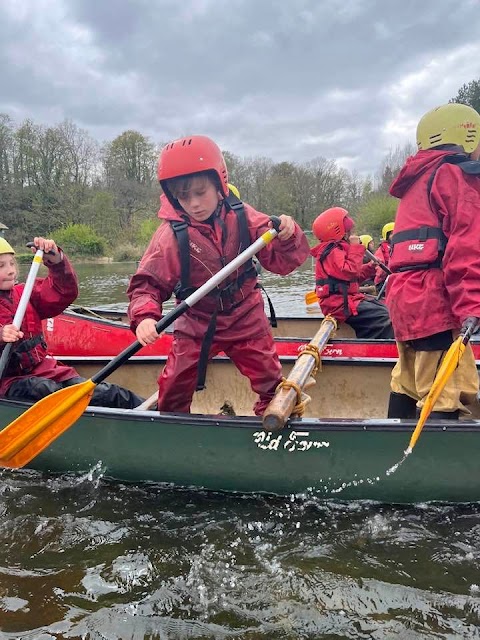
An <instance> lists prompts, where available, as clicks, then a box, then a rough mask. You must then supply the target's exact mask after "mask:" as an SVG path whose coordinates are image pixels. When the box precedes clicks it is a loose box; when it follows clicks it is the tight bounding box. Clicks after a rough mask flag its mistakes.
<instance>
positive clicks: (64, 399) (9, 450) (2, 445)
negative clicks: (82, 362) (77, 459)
mask: <svg viewBox="0 0 480 640" xmlns="http://www.w3.org/2000/svg"><path fill="white" fill-rule="evenodd" d="M95 386H96V385H95V383H94V382H92V380H86V381H85V382H81V383H80V384H75V385H72V386H71V387H65V388H64V389H60V390H59V391H56V392H55V393H52V394H50V395H48V396H46V397H45V398H42V400H40V401H39V402H36V403H35V404H34V405H33V406H32V407H30V409H28V410H27V411H25V413H22V415H21V416H19V417H18V418H17V419H16V420H14V421H13V422H11V423H10V424H9V425H7V426H6V427H5V428H4V429H2V431H0V465H1V466H3V467H10V468H18V467H23V466H25V465H26V464H27V463H28V462H30V460H32V458H34V457H35V456H36V455H38V454H39V453H41V452H42V451H43V450H44V449H46V448H47V447H48V445H49V444H50V443H51V442H52V441H53V440H55V438H57V437H58V436H59V435H61V434H62V433H63V432H64V431H66V430H67V429H68V428H69V427H70V426H71V425H72V424H73V423H74V422H75V421H76V420H77V419H78V418H79V417H80V416H81V415H82V413H83V412H84V411H85V409H86V408H87V406H88V403H89V402H90V399H91V397H92V395H93V391H94V389H95Z"/></svg>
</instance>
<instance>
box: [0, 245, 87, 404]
mask: <svg viewBox="0 0 480 640" xmlns="http://www.w3.org/2000/svg"><path fill="white" fill-rule="evenodd" d="M24 286H25V285H24V284H17V285H15V286H14V287H13V289H11V290H10V291H1V292H0V325H2V326H4V325H6V324H12V322H13V317H14V315H15V311H16V310H17V307H18V303H19V301H20V296H21V294H22V291H23V289H24ZM77 296H78V282H77V276H76V275H75V272H74V271H73V268H72V265H71V264H70V262H69V260H68V258H66V256H65V255H64V257H63V261H62V262H60V263H59V264H54V265H51V266H49V267H48V276H47V277H46V278H37V279H36V281H35V284H34V286H33V290H32V294H31V296H30V301H29V303H28V305H27V309H26V312H25V317H24V319H23V322H22V326H21V330H22V331H23V333H24V336H23V338H22V340H19V341H18V342H16V343H14V345H13V346H12V351H11V356H10V359H9V364H8V366H7V369H6V372H5V374H4V376H3V378H2V380H1V381H0V395H4V394H5V392H6V391H7V389H8V388H9V387H10V385H11V384H12V383H13V382H15V381H16V380H18V379H20V378H22V377H25V376H26V375H28V376H29V377H33V376H42V377H45V378H49V379H51V380H56V381H57V382H63V381H64V380H69V379H70V378H73V377H75V376H78V373H77V372H76V371H75V369H72V367H67V366H65V365H63V364H61V363H58V362H57V361H56V360H55V358H52V357H51V356H49V355H48V351H47V349H46V346H45V343H44V341H42V342H43V344H42V342H38V344H36V345H35V346H33V347H32V348H31V349H28V350H27V351H26V352H22V353H19V354H18V356H17V355H16V350H17V349H18V348H19V347H20V348H22V345H25V343H27V341H32V342H34V341H35V340H34V339H35V338H38V337H40V336H41V334H42V319H43V318H51V317H52V316H56V315H58V314H59V313H61V312H62V311H64V310H65V309H66V307H68V305H69V304H71V303H72V302H73V301H74V300H75V299H76V298H77ZM5 344H6V343H4V342H0V350H2V349H3V348H4V347H5Z"/></svg>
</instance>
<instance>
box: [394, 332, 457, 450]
mask: <svg viewBox="0 0 480 640" xmlns="http://www.w3.org/2000/svg"><path fill="white" fill-rule="evenodd" d="M463 340H464V337H463V336H461V335H460V336H458V338H457V339H456V340H455V342H454V343H453V344H452V345H451V347H450V348H449V350H448V351H447V353H446V355H445V357H444V359H443V361H442V364H441V365H440V368H439V370H438V373H437V375H436V376H435V380H434V381H433V384H432V388H431V389H430V391H429V393H428V396H427V397H426V400H425V404H424V405H423V407H422V411H421V412H420V418H419V419H418V422H417V426H416V427H415V431H414V432H413V433H412V437H411V438H410V442H409V445H408V448H407V450H406V452H405V453H407V454H409V453H411V452H412V449H413V447H414V446H415V444H416V443H417V440H418V438H419V437H420V433H421V431H422V429H423V427H424V425H425V422H426V421H427V419H428V416H429V415H430V413H431V412H432V409H433V407H434V406H435V403H436V401H437V400H438V398H439V396H440V394H441V393H442V391H443V390H444V388H445V385H446V384H447V382H448V380H449V378H450V376H451V375H452V374H453V372H454V371H455V369H456V368H457V367H458V363H459V361H460V358H461V357H462V356H463V353H464V351H465V344H464V342H463Z"/></svg>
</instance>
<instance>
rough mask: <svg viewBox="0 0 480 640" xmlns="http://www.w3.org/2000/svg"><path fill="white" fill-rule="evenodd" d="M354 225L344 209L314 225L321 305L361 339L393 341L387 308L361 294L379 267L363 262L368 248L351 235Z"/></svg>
mask: <svg viewBox="0 0 480 640" xmlns="http://www.w3.org/2000/svg"><path fill="white" fill-rule="evenodd" d="M354 224H355V223H354V221H353V220H352V219H351V218H350V217H349V215H348V211H347V210H346V209H342V208H341V207H333V208H331V209H327V210H326V211H324V212H323V213H321V214H320V215H319V216H317V218H316V219H315V220H314V222H313V226H312V231H313V234H314V235H315V237H316V238H317V239H318V240H319V243H318V244H317V245H316V246H315V247H313V249H312V250H311V254H312V255H313V256H314V258H315V280H316V293H317V297H318V302H319V304H320V307H321V309H322V312H323V313H324V315H326V316H327V315H331V316H333V317H334V318H335V320H337V321H338V322H346V323H347V324H349V325H350V326H351V327H352V328H353V329H354V331H355V334H356V336H357V338H367V339H368V338H384V339H387V338H393V330H392V325H391V322H390V317H389V315H388V311H387V308H386V306H385V305H384V304H383V303H381V302H378V301H377V300H375V299H374V298H372V297H368V296H366V295H365V294H364V293H361V292H360V283H362V282H364V281H365V280H366V279H367V278H368V277H372V276H373V275H375V266H374V265H373V264H372V263H371V262H367V263H365V264H364V263H363V258H364V256H365V247H364V245H363V244H362V243H361V242H360V238H359V236H355V235H352V234H351V232H352V229H353V227H354Z"/></svg>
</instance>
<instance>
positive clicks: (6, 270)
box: [0, 253, 17, 291]
mask: <svg viewBox="0 0 480 640" xmlns="http://www.w3.org/2000/svg"><path fill="white" fill-rule="evenodd" d="M16 279H17V262H16V260H15V256H13V255H12V254H11V253H2V254H0V291H10V289H12V288H13V285H14V284H15V280H16Z"/></svg>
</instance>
